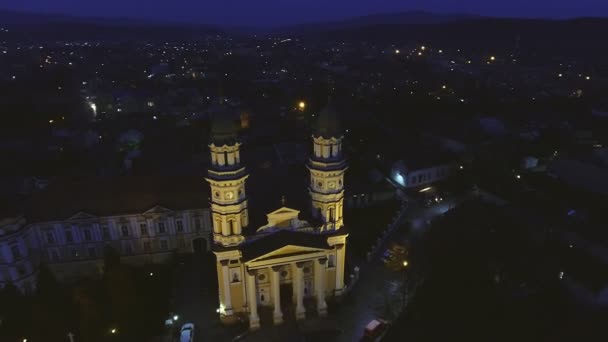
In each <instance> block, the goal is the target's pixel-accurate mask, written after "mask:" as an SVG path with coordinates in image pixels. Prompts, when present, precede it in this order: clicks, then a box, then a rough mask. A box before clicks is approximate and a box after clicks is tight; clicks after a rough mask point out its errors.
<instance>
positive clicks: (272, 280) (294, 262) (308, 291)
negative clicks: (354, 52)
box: [207, 109, 348, 329]
mask: <svg viewBox="0 0 608 342" xmlns="http://www.w3.org/2000/svg"><path fill="white" fill-rule="evenodd" d="M220 120H221V119H218V120H217V121H220ZM209 147H210V153H211V160H212V166H211V168H210V170H209V174H208V177H207V181H208V182H209V184H210V187H211V191H212V193H213V196H212V197H211V208H212V211H213V212H212V215H213V222H214V246H213V252H214V253H215V255H216V260H217V263H216V267H217V279H218V285H219V294H218V295H219V302H220V307H219V309H218V312H219V313H220V316H221V318H222V320H223V321H225V322H230V321H235V320H236V318H237V317H238V316H242V317H246V318H248V319H249V326H250V328H251V329H257V328H259V326H260V317H259V313H258V310H259V307H270V308H272V311H273V315H272V316H273V323H274V324H280V323H282V322H283V319H284V309H285V308H294V310H293V314H294V315H295V318H296V319H302V318H304V317H305V316H306V315H307V312H306V308H305V306H304V301H305V300H306V301H309V300H312V301H313V302H314V307H315V314H317V315H319V316H325V315H326V314H327V301H326V300H327V298H328V297H330V296H339V295H340V294H341V293H342V291H343V289H344V263H345V253H346V242H347V236H348V234H347V233H346V231H345V228H344V224H343V222H344V221H343V218H342V211H343V206H344V203H343V202H344V172H345V171H346V162H345V160H344V157H343V154H342V134H341V131H340V130H339V126H338V125H337V118H336V117H335V113H334V112H333V111H331V110H329V109H326V110H324V111H323V113H321V115H320V118H319V120H318V122H317V127H316V129H315V132H314V133H313V150H314V154H313V156H312V157H311V159H310V162H309V163H308V169H309V171H310V180H311V186H310V187H309V189H308V190H309V195H310V200H311V203H310V207H311V208H312V216H313V218H314V219H315V220H316V221H318V222H315V223H310V222H308V221H306V220H302V219H300V211H299V210H296V209H293V208H288V207H286V206H285V204H284V201H283V206H282V207H280V208H278V209H276V210H274V211H272V212H270V213H267V214H266V219H267V223H266V224H265V225H262V226H261V227H251V226H250V225H249V221H248V219H247V217H248V212H247V210H248V209H247V195H246V192H245V189H244V185H245V180H246V179H247V177H248V176H247V173H246V171H245V170H244V167H243V166H242V165H241V164H240V162H239V161H238V158H230V157H228V159H224V160H230V162H228V163H223V164H222V162H221V160H220V159H218V153H220V152H223V153H224V155H226V154H228V155H229V154H230V153H232V154H234V155H235V156H236V155H239V149H240V143H239V141H238V139H237V137H236V133H235V131H234V129H231V128H230V127H229V123H226V122H223V123H222V122H221V121H220V122H218V123H216V124H215V126H214V130H213V132H212V140H211V144H210V146H209ZM224 158H225V157H224ZM267 186H268V187H272V184H268V185H267ZM302 191H306V189H302ZM227 222H228V224H226V223H227ZM230 222H231V223H230ZM289 312H291V310H289Z"/></svg>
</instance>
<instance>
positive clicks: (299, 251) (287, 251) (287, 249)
mask: <svg viewBox="0 0 608 342" xmlns="http://www.w3.org/2000/svg"><path fill="white" fill-rule="evenodd" d="M320 252H325V250H324V249H321V248H314V247H306V246H297V245H287V246H284V247H281V248H279V249H276V250H274V251H272V252H270V253H267V254H264V255H261V256H259V257H257V258H255V259H252V260H251V261H253V262H255V261H262V260H267V259H277V258H281V257H290V256H294V255H304V254H312V253H320Z"/></svg>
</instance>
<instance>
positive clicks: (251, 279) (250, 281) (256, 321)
mask: <svg viewBox="0 0 608 342" xmlns="http://www.w3.org/2000/svg"><path fill="white" fill-rule="evenodd" d="M256 295H257V294H256V289H255V272H254V271H252V270H249V271H247V303H249V329H251V330H255V329H259V328H260V317H259V316H258V301H257V298H256Z"/></svg>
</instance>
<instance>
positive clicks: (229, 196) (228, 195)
mask: <svg viewBox="0 0 608 342" xmlns="http://www.w3.org/2000/svg"><path fill="white" fill-rule="evenodd" d="M233 197H234V193H232V191H228V192H227V193H226V198H227V199H232V198H233Z"/></svg>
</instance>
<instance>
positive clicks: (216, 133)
mask: <svg viewBox="0 0 608 342" xmlns="http://www.w3.org/2000/svg"><path fill="white" fill-rule="evenodd" d="M209 112H210V113H211V117H212V121H211V143H213V144H215V145H216V146H222V145H231V144H234V143H235V142H236V141H237V138H238V128H237V124H236V119H237V116H236V114H235V112H234V111H233V110H232V109H231V108H229V107H228V106H225V105H218V106H215V107H213V108H211V109H210V110H209Z"/></svg>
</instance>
